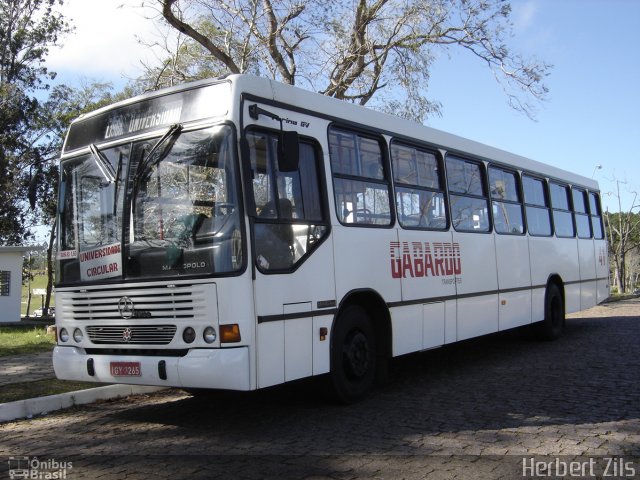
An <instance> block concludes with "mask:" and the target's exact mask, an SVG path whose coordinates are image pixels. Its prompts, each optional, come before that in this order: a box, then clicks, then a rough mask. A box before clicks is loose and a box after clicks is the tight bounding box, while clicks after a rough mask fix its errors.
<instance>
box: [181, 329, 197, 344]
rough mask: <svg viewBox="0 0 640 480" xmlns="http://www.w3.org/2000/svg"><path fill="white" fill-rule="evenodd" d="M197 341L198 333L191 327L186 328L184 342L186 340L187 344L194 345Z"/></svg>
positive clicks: (183, 334)
mask: <svg viewBox="0 0 640 480" xmlns="http://www.w3.org/2000/svg"><path fill="white" fill-rule="evenodd" d="M195 339H196V331H195V330H194V329H193V328H191V327H187V328H185V329H184V331H183V332H182V340H184V342H185V343H193V341H194V340H195Z"/></svg>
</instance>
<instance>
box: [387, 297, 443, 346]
mask: <svg viewBox="0 0 640 480" xmlns="http://www.w3.org/2000/svg"><path fill="white" fill-rule="evenodd" d="M391 328H392V329H393V335H392V341H393V345H392V355H393V356H394V357H397V356H398V355H404V354H405V353H411V352H417V351H419V350H422V335H423V327H422V305H407V306H403V307H395V308H393V309H392V311H391ZM443 336H444V335H443Z"/></svg>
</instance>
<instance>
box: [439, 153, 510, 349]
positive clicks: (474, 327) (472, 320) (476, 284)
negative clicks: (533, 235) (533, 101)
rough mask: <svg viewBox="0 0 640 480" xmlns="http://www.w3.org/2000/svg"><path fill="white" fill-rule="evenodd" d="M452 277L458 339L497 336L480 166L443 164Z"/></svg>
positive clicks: (450, 159) (492, 256)
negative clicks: (456, 263) (455, 268)
mask: <svg viewBox="0 0 640 480" xmlns="http://www.w3.org/2000/svg"><path fill="white" fill-rule="evenodd" d="M446 170H447V183H448V186H449V202H450V211H451V224H452V226H453V245H455V247H456V256H458V257H459V259H460V269H459V270H460V272H459V273H457V274H456V293H457V312H456V313H457V329H458V331H457V339H458V340H464V339H466V338H471V337H477V336H479V335H484V334H487V333H491V332H495V331H497V330H498V327H499V325H498V276H497V270H496V249H495V241H494V235H493V234H492V233H491V219H490V211H489V199H488V195H487V191H486V182H485V169H484V165H483V164H482V163H480V162H475V161H472V160H467V159H464V158H460V157H457V156H453V155H447V158H446Z"/></svg>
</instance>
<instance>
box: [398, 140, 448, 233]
mask: <svg viewBox="0 0 640 480" xmlns="http://www.w3.org/2000/svg"><path fill="white" fill-rule="evenodd" d="M391 161H392V164H393V179H394V182H395V185H396V211H397V212H398V221H399V222H400V225H402V227H404V228H424V229H437V230H445V229H446V228H447V226H448V225H447V213H446V211H447V209H446V204H445V201H444V188H443V181H442V168H440V166H439V162H438V159H437V158H436V155H435V153H433V152H429V151H427V150H422V149H419V148H416V147H412V146H408V145H402V144H400V143H398V142H395V141H394V142H393V143H392V144H391Z"/></svg>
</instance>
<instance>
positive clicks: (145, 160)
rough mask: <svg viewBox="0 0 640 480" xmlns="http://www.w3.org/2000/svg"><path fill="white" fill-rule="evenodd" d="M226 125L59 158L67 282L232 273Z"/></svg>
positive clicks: (234, 226) (231, 180)
mask: <svg viewBox="0 0 640 480" xmlns="http://www.w3.org/2000/svg"><path fill="white" fill-rule="evenodd" d="M233 145H234V135H233V130H232V128H231V127H229V126H216V127H210V128H205V129H200V130H192V131H183V129H182V126H179V125H177V126H176V125H174V126H173V127H171V128H169V129H168V130H167V131H166V132H163V133H162V134H161V136H160V137H156V138H152V139H147V140H140V141H136V142H128V143H122V144H120V145H117V146H114V147H109V148H104V149H99V148H98V147H96V146H95V145H91V146H90V153H88V154H84V155H81V156H78V157H75V158H72V159H69V160H65V161H64V162H63V163H62V178H61V188H60V199H59V217H60V218H59V222H60V223H59V225H60V248H59V252H58V259H59V267H60V268H59V269H58V276H59V277H58V281H59V282H60V283H67V284H68V283H77V282H83V283H85V282H96V281H102V280H118V279H120V280H122V279H145V278H158V277H183V276H194V275H198V276H201V275H207V274H223V273H232V272H234V271H237V270H239V269H240V268H241V266H242V263H243V258H242V257H243V255H242V252H243V240H242V233H241V232H242V229H241V228H240V209H239V199H240V195H239V192H238V188H237V185H238V175H237V172H236V161H235V158H234V148H233Z"/></svg>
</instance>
